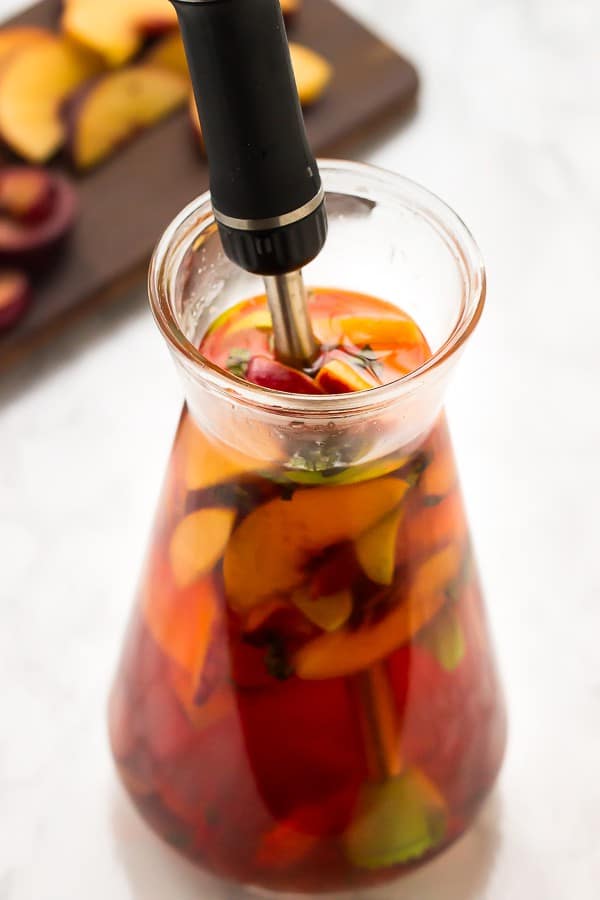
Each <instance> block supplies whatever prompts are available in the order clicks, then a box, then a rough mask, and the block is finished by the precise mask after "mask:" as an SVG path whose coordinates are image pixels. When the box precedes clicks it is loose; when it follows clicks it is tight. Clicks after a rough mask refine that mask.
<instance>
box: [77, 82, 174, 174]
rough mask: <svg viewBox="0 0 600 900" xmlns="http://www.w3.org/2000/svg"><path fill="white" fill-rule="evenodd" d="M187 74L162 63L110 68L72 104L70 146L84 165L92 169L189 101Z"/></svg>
mask: <svg viewBox="0 0 600 900" xmlns="http://www.w3.org/2000/svg"><path fill="white" fill-rule="evenodd" d="M187 91H188V88H187V84H186V81H185V79H184V78H183V77H182V76H181V75H178V74H176V73H175V72H170V71H169V70H168V69H161V68H160V67H158V66H152V65H139V66H131V67H130V68H125V69H120V70H119V71H116V72H109V73H107V74H105V75H103V76H101V77H100V78H99V79H98V80H97V81H95V82H93V83H92V84H91V85H90V86H89V87H87V88H86V89H85V90H84V91H83V92H82V93H81V94H80V96H78V97H77V98H76V100H75V102H74V103H73V104H72V105H71V106H70V108H69V110H68V114H67V118H68V121H69V150H70V154H71V158H72V160H73V163H74V164H75V166H76V167H77V168H78V169H91V168H92V167H93V166H96V165H98V163H100V162H102V161H103V160H104V159H106V157H107V156H110V154H111V153H113V152H114V150H115V149H117V147H119V146H121V145H122V144H124V143H126V142H127V141H128V140H130V139H131V138H132V137H133V136H134V135H135V134H136V133H137V132H139V131H140V130H141V129H143V128H148V127H149V126H150V125H154V124H155V123H156V122H158V121H159V120H160V119H162V118H164V117H165V116H167V115H169V114H170V113H171V112H173V110H175V109H177V107H178V106H181V105H183V104H184V103H185V101H186V98H187Z"/></svg>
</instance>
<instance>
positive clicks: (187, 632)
mask: <svg viewBox="0 0 600 900" xmlns="http://www.w3.org/2000/svg"><path fill="white" fill-rule="evenodd" d="M143 612H144V619H145V622H146V624H147V626H148V628H149V630H150V633H151V634H152V637H153V638H154V640H155V641H156V643H157V644H158V645H159V647H160V648H161V649H162V651H163V653H165V654H166V655H167V656H168V657H169V658H170V659H172V660H173V662H176V663H177V664H178V665H179V666H181V668H182V669H184V670H185V671H186V672H189V673H190V674H191V675H192V676H194V677H197V675H198V674H199V672H200V671H201V669H202V666H203V665H204V660H205V659H206V654H207V652H208V649H209V646H210V644H211V641H212V640H213V638H214V635H215V633H216V631H217V628H218V626H219V625H220V622H221V612H220V604H219V597H218V594H217V590H216V588H215V586H214V583H213V581H212V578H210V577H209V576H207V577H205V578H203V579H202V580H201V581H198V582H195V583H194V584H193V585H191V586H190V587H188V588H186V589H185V590H180V591H178V590H176V589H175V587H174V585H173V584H172V582H171V581H170V579H169V575H168V572H165V571H164V569H163V568H162V567H161V566H157V567H153V569H152V570H151V572H150V573H149V577H148V586H147V588H146V590H145V592H144V594H143Z"/></svg>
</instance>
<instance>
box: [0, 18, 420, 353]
mask: <svg viewBox="0 0 600 900" xmlns="http://www.w3.org/2000/svg"><path fill="white" fill-rule="evenodd" d="M98 2H102V0H98ZM124 2H126V0H124ZM60 6H61V0H44V2H42V3H39V4H38V5H36V6H34V7H32V8H31V9H30V10H28V11H27V12H25V13H23V14H22V15H19V16H17V17H16V18H14V19H13V20H12V21H11V22H6V23H4V24H6V25H11V24H12V25H16V24H19V25H25V24H27V25H42V26H46V27H50V28H55V27H56V25H57V23H58V20H59V15H60ZM289 34H290V38H291V39H293V40H295V41H299V42H300V43H303V44H306V45H308V46H309V47H312V48H313V49H315V50H318V51H320V52H321V53H323V54H324V55H325V56H326V57H327V58H328V59H329V60H330V62H331V63H332V64H333V66H334V70H335V76H334V79H333V82H332V84H331V86H330V88H329V90H328V92H327V95H326V96H325V97H324V98H323V99H322V100H321V101H320V102H319V103H318V104H317V105H316V106H315V107H314V108H312V109H309V110H308V111H307V112H306V124H307V128H308V132H309V136H310V139H311V142H312V146H313V148H314V151H315V153H316V154H320V155H323V154H325V153H327V152H333V151H334V149H335V148H338V147H341V146H344V147H347V146H348V143H349V141H350V140H352V138H356V137H364V136H365V135H366V134H367V133H368V129H369V128H370V127H373V125H375V124H376V123H377V121H378V120H381V119H382V118H386V117H389V116H390V115H392V114H402V113H403V112H406V111H408V110H409V109H410V108H411V107H412V105H413V103H414V99H415V96H416V92H417V75H416V72H415V70H414V68H413V67H412V66H411V65H410V63H408V62H407V61H406V60H405V59H403V58H402V57H400V56H399V55H398V54H397V53H396V52H395V51H394V50H392V49H391V48H390V47H388V46H387V45H386V44H384V43H382V41H381V40H379V39H378V38H376V37H375V36H374V35H373V34H371V33H370V32H368V31H367V30H366V29H365V28H364V27H363V26H362V25H360V24H359V23H358V22H357V21H355V20H354V19H352V18H351V17H350V16H348V15H347V14H346V13H344V12H342V11H341V10H340V9H339V8H338V7H337V6H335V5H334V4H333V3H331V2H330V0H304V6H303V9H302V12H301V13H300V15H299V16H298V17H297V19H296V20H295V21H294V22H293V24H292V25H291V26H290V29H289ZM9 161H12V158H11V156H10V154H8V153H6V152H2V151H0V162H2V163H4V162H9ZM54 168H56V169H61V168H63V169H64V168H65V164H64V163H63V162H61V160H60V159H58V160H57V161H56V162H55V163H54ZM75 181H76V184H77V187H78V192H79V197H80V205H81V209H80V215H79V219H78V221H77V225H76V227H75V230H74V232H73V234H72V236H71V238H70V241H69V244H68V246H67V247H66V248H65V249H64V251H63V252H62V253H61V254H60V256H59V257H58V258H57V260H56V262H55V264H54V266H53V268H52V270H51V271H49V272H47V273H45V274H44V277H43V280H42V281H40V283H38V284H37V285H36V287H35V303H34V305H33V307H32V308H31V309H30V311H29V313H28V315H27V316H26V317H25V318H24V319H23V321H22V322H21V323H19V325H18V326H17V327H16V328H15V329H14V330H13V331H11V332H9V333H8V334H7V335H5V336H3V337H0V369H1V368H5V367H7V366H8V365H10V364H11V363H13V362H15V361H16V360H17V359H19V358H20V357H22V356H23V355H24V354H26V353H27V352H30V351H31V350H33V349H34V348H35V347H36V346H39V344H40V343H41V342H43V341H45V340H48V339H49V338H51V337H52V336H53V335H54V334H56V333H57V331H58V330H59V329H61V328H63V327H64V326H66V325H68V324H69V323H71V322H73V321H75V320H76V319H77V318H78V317H80V316H81V315H82V314H84V313H85V312H86V311H88V310H90V309H92V308H94V307H96V306H98V305H99V304H101V303H106V302H108V301H109V300H111V299H114V298H115V297H117V296H118V295H119V294H120V293H121V292H123V291H124V290H125V289H126V288H127V287H130V286H132V285H133V284H135V282H136V281H138V280H141V279H143V277H144V272H145V269H146V266H147V264H148V260H149V257H150V254H151V252H152V249H153V247H154V245H155V243H156V241H157V240H158V237H159V236H160V234H161V233H162V231H163V230H164V228H165V226H166V225H167V224H168V223H169V221H170V220H171V219H172V218H173V216H174V215H175V214H176V213H177V211H178V210H179V209H181V208H182V207H183V206H184V205H185V204H187V203H188V202H189V201H190V200H191V199H192V198H193V197H195V196H197V195H198V194H201V193H202V192H204V191H205V190H206V189H207V187H208V171H207V166H206V163H205V161H204V160H203V158H202V156H201V154H200V152H199V150H198V147H197V145H196V143H195V141H194V139H193V135H192V133H191V129H190V125H189V121H188V116H187V112H186V111H181V112H179V113H177V114H176V115H174V116H173V117H172V118H170V119H169V120H167V121H165V122H163V123H161V124H159V125H157V126H156V127H155V128H153V129H151V130H150V131H148V132H146V133H144V134H141V135H139V136H138V137H136V139H135V140H133V141H132V142H131V143H130V144H129V145H128V146H126V147H123V148H122V149H121V150H120V151H119V152H117V153H116V154H115V156H114V157H112V158H111V159H110V160H109V161H108V162H107V163H105V164H104V165H103V166H102V167H101V168H99V169H97V170H95V171H94V172H92V173H90V174H88V175H85V176H75Z"/></svg>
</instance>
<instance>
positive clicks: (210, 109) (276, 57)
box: [172, 0, 326, 274]
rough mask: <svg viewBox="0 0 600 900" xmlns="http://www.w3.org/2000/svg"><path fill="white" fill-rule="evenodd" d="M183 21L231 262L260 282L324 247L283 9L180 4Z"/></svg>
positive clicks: (246, 1)
mask: <svg viewBox="0 0 600 900" xmlns="http://www.w3.org/2000/svg"><path fill="white" fill-rule="evenodd" d="M172 2H173V4H174V6H175V8H176V10H177V15H178V17H179V24H180V27H181V33H182V36H183V42H184V45H185V50H186V55H187V60H188V66H189V70H190V74H191V78H192V84H193V87H194V94H195V97H196V102H197V105H198V111H199V114H200V122H201V125H202V132H203V137H204V143H205V145H206V152H207V156H208V162H209V167H210V190H211V195H212V201H213V206H214V209H215V214H216V217H217V221H218V223H219V227H220V231H221V236H222V239H223V244H224V247H225V250H226V252H227V253H228V255H229V256H231V258H232V259H234V261H235V262H237V263H238V264H239V265H241V266H242V267H243V268H245V269H247V270H249V271H252V272H257V273H258V274H279V273H282V272H288V271H292V270H293V269H297V268H300V267H301V266H303V265H305V264H306V263H307V262H308V261H310V259H313V258H314V257H315V256H316V255H317V253H318V252H319V251H320V249H321V248H322V246H323V243H324V241H325V235H326V218H325V212H324V208H323V203H322V189H321V179H320V176H319V171H318V168H317V164H316V162H315V158H314V156H313V154H312V152H311V149H310V147H309V144H308V140H307V137H306V131H305V128H304V120H303V116H302V110H301V108H300V102H299V99H298V93H297V90H296V84H295V80H294V73H293V70H292V64H291V60H290V53H289V46H288V43H287V37H286V32H285V26H284V22H283V15H282V12H281V6H280V3H279V0H172Z"/></svg>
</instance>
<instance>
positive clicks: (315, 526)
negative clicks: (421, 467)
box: [223, 477, 406, 612]
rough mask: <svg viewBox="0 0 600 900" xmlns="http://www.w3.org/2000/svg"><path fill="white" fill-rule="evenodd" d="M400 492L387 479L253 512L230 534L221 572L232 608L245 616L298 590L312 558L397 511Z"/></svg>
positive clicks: (300, 494)
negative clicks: (274, 598)
mask: <svg viewBox="0 0 600 900" xmlns="http://www.w3.org/2000/svg"><path fill="white" fill-rule="evenodd" d="M405 492H406V484H405V482H403V481H401V480H400V479H396V478H391V477H390V478H382V479H381V480H380V481H378V482H372V483H368V484H355V485H343V486H340V487H331V488H330V487H323V488H313V489H311V490H303V491H297V492H296V493H295V494H294V495H293V497H292V498H291V500H280V499H277V500H271V501H269V502H268V503H265V504H263V505H262V506H260V507H258V509H256V510H254V511H253V512H252V513H250V515H249V516H247V518H246V519H244V521H243V522H242V523H241V524H240V525H239V526H238V528H237V529H236V530H235V531H234V532H233V534H232V536H231V539H230V541H229V544H228V545H227V549H226V550H225V556H224V561H223V573H224V577H225V586H226V590H227V595H228V600H229V602H230V604H231V606H232V607H233V609H235V610H237V611H242V612H244V611H248V610H250V609H252V607H254V606H257V605H258V604H259V603H262V602H263V601H265V600H268V599H270V598H272V597H273V596H277V595H278V594H283V593H286V592H288V591H293V590H294V589H295V588H297V587H300V585H301V584H302V583H303V582H304V581H305V580H306V577H307V575H306V571H305V569H306V565H307V563H308V562H309V561H310V559H311V557H313V556H315V555H316V554H319V553H322V552H323V550H325V549H326V548H327V547H330V546H333V545H335V544H340V543H343V542H344V541H353V540H355V539H356V538H357V537H358V536H359V535H360V534H362V533H363V532H364V531H367V530H368V529H369V528H371V527H372V526H373V525H374V524H375V523H376V522H378V521H379V520H380V519H382V518H383V517H384V516H386V515H387V514H388V513H390V512H391V511H392V509H394V507H396V506H398V505H399V504H400V503H401V502H402V499H403V497H404V494H405Z"/></svg>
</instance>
